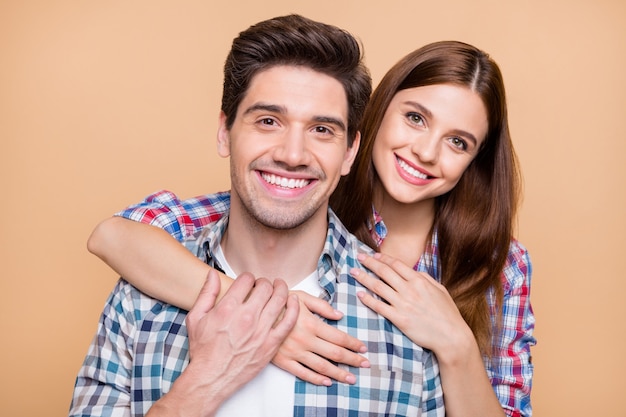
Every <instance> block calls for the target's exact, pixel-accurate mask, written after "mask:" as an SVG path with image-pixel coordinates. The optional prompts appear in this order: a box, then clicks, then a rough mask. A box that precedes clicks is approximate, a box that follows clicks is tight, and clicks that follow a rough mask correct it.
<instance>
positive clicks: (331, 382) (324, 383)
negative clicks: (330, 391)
mask: <svg viewBox="0 0 626 417" xmlns="http://www.w3.org/2000/svg"><path fill="white" fill-rule="evenodd" d="M332 384H333V381H331V380H330V379H325V380H323V381H322V385H325V386H327V387H330V386H331V385H332Z"/></svg>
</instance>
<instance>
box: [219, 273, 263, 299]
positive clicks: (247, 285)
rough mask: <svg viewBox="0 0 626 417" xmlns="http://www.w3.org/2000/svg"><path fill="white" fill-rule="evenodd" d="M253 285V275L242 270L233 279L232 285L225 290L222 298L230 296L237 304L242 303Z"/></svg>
mask: <svg viewBox="0 0 626 417" xmlns="http://www.w3.org/2000/svg"><path fill="white" fill-rule="evenodd" d="M254 286H255V278H254V275H252V274H250V273H248V272H244V273H243V274H241V275H239V276H238V277H237V278H236V279H235V282H233V285H231V286H230V288H229V289H228V290H227V291H226V294H224V297H223V298H222V299H225V298H230V299H234V300H235V302H236V303H237V304H243V303H244V302H245V301H246V299H247V298H248V296H249V295H250V293H251V291H252V289H253V288H254Z"/></svg>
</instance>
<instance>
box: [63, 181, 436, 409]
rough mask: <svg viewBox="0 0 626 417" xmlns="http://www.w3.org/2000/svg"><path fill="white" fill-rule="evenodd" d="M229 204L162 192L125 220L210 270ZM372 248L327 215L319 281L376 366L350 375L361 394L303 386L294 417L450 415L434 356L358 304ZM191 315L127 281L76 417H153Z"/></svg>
mask: <svg viewBox="0 0 626 417" xmlns="http://www.w3.org/2000/svg"><path fill="white" fill-rule="evenodd" d="M229 201H230V200H229V194H228V193H218V194H213V195H209V196H203V197H199V198H196V199H191V200H186V201H180V200H178V199H177V198H176V196H175V195H173V194H172V193H169V192H160V193H157V194H155V195H152V196H150V197H148V198H147V199H146V200H145V201H144V202H143V203H141V204H139V205H137V206H132V207H130V208H129V209H127V210H124V211H123V212H121V213H119V214H120V215H122V216H124V217H127V218H130V219H134V220H138V221H143V222H148V223H152V224H155V225H158V226H160V227H163V228H164V229H165V230H167V231H168V232H170V233H171V234H172V235H174V236H176V237H177V238H178V239H179V240H180V241H184V244H185V246H186V247H187V248H188V249H190V250H191V251H192V252H193V253H194V254H196V256H199V257H200V258H201V259H203V260H204V261H205V262H208V263H210V264H211V263H212V262H213V256H212V254H213V253H214V250H215V248H216V247H217V245H218V244H219V242H220V240H221V236H222V235H223V232H224V230H225V227H226V224H227V221H228V219H227V216H226V215H225V214H226V213H227V211H228V208H229ZM218 218H221V219H220V220H217V219H218ZM203 226H208V227H203ZM367 250H368V248H367V247H365V246H364V245H362V244H361V243H360V242H358V241H357V240H356V239H355V238H354V237H353V236H352V235H351V234H349V233H348V232H347V230H346V229H345V228H344V226H343V225H342V224H341V223H340V222H339V220H338V219H337V218H336V216H335V215H334V214H333V213H332V211H331V210H329V229H328V234H327V237H326V242H325V246H324V251H323V253H322V255H321V256H320V258H319V262H318V274H319V277H320V284H321V286H322V287H323V288H324V289H325V298H326V299H327V300H328V301H330V302H331V303H332V304H333V306H334V308H336V309H338V310H340V311H342V312H343V313H344V317H343V318H342V319H341V320H340V321H338V322H330V324H332V325H334V326H336V327H337V328H339V329H341V330H343V331H345V332H347V333H349V334H351V335H353V336H355V337H357V338H359V339H360V340H362V341H363V342H364V343H365V344H366V345H367V348H368V353H367V354H366V356H367V357H368V360H369V361H370V363H371V368H369V369H360V368H359V369H355V368H350V371H351V372H353V373H354V374H355V375H356V377H357V384H356V385H354V386H351V385H347V384H340V383H334V384H333V385H332V386H331V387H321V386H315V385H312V384H308V383H306V382H304V381H302V380H299V379H296V384H295V392H294V393H293V395H294V396H295V397H294V398H295V407H294V416H383V415H384V416H444V415H445V410H444V404H443V392H442V388H441V381H440V379H439V368H438V365H437V362H436V359H435V357H434V355H433V354H432V353H431V352H430V351H428V350H424V349H422V348H421V347H419V346H417V345H415V344H413V343H412V342H411V341H410V340H409V339H408V338H407V337H406V336H404V335H403V334H402V333H401V332H400V331H399V330H398V329H397V328H396V327H395V326H393V325H392V324H391V323H390V322H389V321H387V320H386V319H384V318H383V317H381V316H378V315H377V314H375V313H374V312H373V311H371V310H370V309H368V308H367V307H365V306H364V305H363V304H362V303H360V301H359V300H358V298H357V296H356V294H357V292H358V291H366V290H365V288H363V287H361V286H360V284H358V282H356V281H355V280H354V279H352V277H350V275H349V273H348V271H349V270H350V268H352V267H361V266H360V264H359V263H358V262H357V260H356V255H357V253H358V251H367ZM185 314H186V312H185V311H183V310H180V309H177V308H175V307H173V306H170V305H168V304H165V303H162V302H159V301H157V300H154V299H152V298H150V297H148V296H146V295H144V294H142V293H141V292H139V291H138V290H136V289H135V288H134V287H132V286H131V285H130V284H128V283H127V282H125V281H124V280H120V281H119V283H118V284H117V286H116V287H115V289H114V290H113V292H112V293H111V295H110V297H109V299H108V300H107V303H106V306H105V309H104V312H103V314H102V316H101V319H100V323H99V326H98V333H97V335H96V337H95V338H94V341H93V342H92V344H91V346H90V348H89V351H88V354H87V357H86V359H85V362H84V364H83V366H82V368H81V369H80V372H79V375H78V378H77V380H76V385H75V389H74V397H73V400H72V406H71V410H70V416H93V415H98V416H142V415H145V413H146V412H147V411H148V409H149V408H150V406H151V405H152V404H153V403H154V402H155V401H156V400H158V399H159V398H160V397H161V396H162V395H163V394H165V393H166V392H168V391H169V389H170V387H171V385H172V383H173V382H174V381H175V380H176V378H177V377H178V376H179V375H180V373H181V372H182V371H183V369H184V368H185V366H186V365H187V363H188V345H187V333H186V328H185V323H184V320H185Z"/></svg>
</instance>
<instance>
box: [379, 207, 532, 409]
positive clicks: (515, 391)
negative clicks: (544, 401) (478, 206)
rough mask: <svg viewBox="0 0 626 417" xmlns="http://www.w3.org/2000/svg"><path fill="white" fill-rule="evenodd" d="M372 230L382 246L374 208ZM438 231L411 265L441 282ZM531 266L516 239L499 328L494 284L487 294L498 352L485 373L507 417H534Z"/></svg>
mask: <svg viewBox="0 0 626 417" xmlns="http://www.w3.org/2000/svg"><path fill="white" fill-rule="evenodd" d="M373 214H374V216H373V219H374V221H373V224H372V225H370V232H371V234H372V238H374V241H375V242H376V243H377V244H378V245H379V246H380V245H381V244H382V242H383V240H384V239H385V237H386V236H387V228H386V226H385V223H384V222H383V219H382V217H381V216H380V214H379V213H378V212H377V211H376V210H374V211H373ZM438 248H439V247H438V239H437V233H436V232H435V233H434V234H433V238H432V241H431V243H430V245H429V246H428V247H427V248H426V251H425V253H424V255H423V256H422V257H421V258H420V260H419V261H418V263H417V264H416V265H415V266H414V268H413V269H415V270H416V271H421V272H426V273H428V274H429V275H430V276H432V277H435V278H436V279H437V280H438V281H440V282H441V271H440V268H439V262H438V260H437V259H438V256H439V249H438ZM531 274H532V265H531V262H530V257H529V255H528V251H527V250H526V248H525V247H524V246H523V245H522V244H521V243H520V242H518V241H517V240H515V239H513V240H512V241H511V245H510V246H509V253H508V256H507V259H506V262H505V264H504V268H503V270H502V275H501V281H502V287H503V292H504V297H503V303H502V304H503V310H502V327H501V328H500V329H498V328H497V327H496V323H497V319H498V315H499V314H500V313H499V312H498V311H497V308H496V296H495V293H494V291H493V289H491V290H489V292H488V293H487V301H488V303H489V308H490V311H491V322H492V323H493V326H494V327H493V333H494V335H495V337H494V347H495V348H496V352H497V355H494V356H493V357H491V358H488V357H484V358H483V361H484V363H485V368H486V370H487V375H488V376H489V380H490V381H491V385H492V386H493V389H494V390H495V392H496V396H497V397H498V400H499V401H500V404H501V405H502V408H503V409H504V412H505V413H506V415H507V416H510V417H530V416H532V407H531V404H530V391H531V387H532V378H533V365H532V361H531V355H530V348H531V346H534V345H535V344H536V343H537V341H536V340H535V338H534V337H533V330H534V328H535V316H534V314H533V309H532V306H531V304H530V278H531Z"/></svg>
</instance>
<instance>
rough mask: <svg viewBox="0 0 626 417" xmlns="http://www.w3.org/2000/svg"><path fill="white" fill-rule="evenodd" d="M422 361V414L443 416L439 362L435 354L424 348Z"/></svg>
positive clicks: (432, 416)
mask: <svg viewBox="0 0 626 417" xmlns="http://www.w3.org/2000/svg"><path fill="white" fill-rule="evenodd" d="M423 363H424V380H423V383H422V385H423V388H422V415H423V416H425V417H443V416H445V408H444V401H443V387H442V386H441V379H440V376H439V364H438V363H437V360H436V359H435V355H434V354H433V353H432V352H430V351H428V350H424V357H423Z"/></svg>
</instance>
